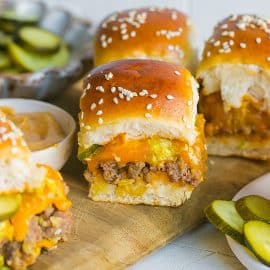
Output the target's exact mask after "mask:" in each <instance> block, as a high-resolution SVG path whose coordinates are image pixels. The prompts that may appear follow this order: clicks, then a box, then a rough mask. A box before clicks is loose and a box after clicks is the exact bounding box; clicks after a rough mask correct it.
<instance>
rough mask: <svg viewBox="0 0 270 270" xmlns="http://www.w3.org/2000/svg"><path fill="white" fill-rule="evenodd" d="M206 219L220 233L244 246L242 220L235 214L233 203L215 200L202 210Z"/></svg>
mask: <svg viewBox="0 0 270 270" xmlns="http://www.w3.org/2000/svg"><path fill="white" fill-rule="evenodd" d="M204 212H205V215H206V217H207V219H208V220H209V221H210V222H211V223H212V224H213V225H214V226H215V227H216V228H217V229H219V230H220V231H221V232H223V233H225V234H227V235H229V236H230V237H231V238H233V239H234V240H236V241H237V242H239V243H240V244H242V245H243V244H244V239H243V225H244V220H243V219H242V218H241V216H240V215H239V214H238V213H237V211H236V208H235V202H233V201H223V200H216V201H213V202H212V203H211V204H210V205H209V206H208V207H206V209H205V210H204Z"/></svg>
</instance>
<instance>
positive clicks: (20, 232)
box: [11, 166, 71, 247]
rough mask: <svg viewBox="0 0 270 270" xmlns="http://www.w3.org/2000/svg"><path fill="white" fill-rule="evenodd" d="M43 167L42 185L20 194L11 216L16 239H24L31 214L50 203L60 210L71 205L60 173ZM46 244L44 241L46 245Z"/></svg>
mask: <svg viewBox="0 0 270 270" xmlns="http://www.w3.org/2000/svg"><path fill="white" fill-rule="evenodd" d="M45 168H46V169H47V176H46V179H45V183H44V186H43V187H42V188H41V189H40V190H37V191H36V192H33V193H25V194H22V202H21V205H20V208H19V209H18V211H17V212H16V213H15V215H14V216H13V217H12V218H11V224H12V226H13V228H14V239H15V240H16V241H23V240H24V238H25V236H26V234H27V232H28V225H29V222H30V219H31V218H32V217H33V216H35V215H37V214H40V213H42V212H43V211H45V209H46V208H48V207H49V206H50V205H54V206H55V207H56V208H57V209H59V210H61V211H65V210H67V209H68V208H69V207H70V205H71V202H70V201H69V200H68V199H67V197H66V194H65V187H64V185H63V181H62V177H61V175H60V174H59V173H58V172H57V171H54V170H53V169H51V168H49V167H47V166H45ZM48 245H49V244H48V243H46V247H47V246H48ZM52 245H53V243H52Z"/></svg>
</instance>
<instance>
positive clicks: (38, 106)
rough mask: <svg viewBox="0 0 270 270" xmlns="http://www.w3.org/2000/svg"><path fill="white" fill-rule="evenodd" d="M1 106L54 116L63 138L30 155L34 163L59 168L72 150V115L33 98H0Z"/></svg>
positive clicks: (73, 123) (73, 132) (73, 131)
mask: <svg viewBox="0 0 270 270" xmlns="http://www.w3.org/2000/svg"><path fill="white" fill-rule="evenodd" d="M1 106H7V107H11V108H13V109H15V112H19V113H22V112H24V113H29V112H49V113H51V114H52V115H53V116H54V117H55V119H56V121H57V122H58V123H59V124H60V126H61V127H62V129H63V131H64V132H65V135H66V136H65V138H64V139H63V140H62V141H61V142H59V143H57V144H55V145H52V146H49V147H47V148H44V149H42V150H38V151H33V152H32V157H33V159H34V161H35V162H36V163H39V164H46V165H50V166H51V167H52V168H54V169H56V170H60V169H61V168H62V167H63V166H64V165H65V163H66V161H67V160H68V158H69V156H70V154H71V152H72V147H73V142H74V134H75V129H76V124H75V120H74V119H73V118H72V116H71V115H70V114H68V113H67V112H66V111H64V110H63V109H61V108H59V107H57V106H55V105H52V104H50V103H47V102H42V101H37V100H33V99H21V98H3V99H0V107H1Z"/></svg>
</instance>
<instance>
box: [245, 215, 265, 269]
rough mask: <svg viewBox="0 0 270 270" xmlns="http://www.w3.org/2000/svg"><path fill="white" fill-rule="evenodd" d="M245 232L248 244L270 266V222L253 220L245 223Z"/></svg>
mask: <svg viewBox="0 0 270 270" xmlns="http://www.w3.org/2000/svg"><path fill="white" fill-rule="evenodd" d="M243 232H244V238H245V242H246V244H247V246H248V247H249V248H250V249H251V250H252V251H253V252H254V254H255V255H256V257H257V258H258V259H259V260H260V261H262V262H263V263H264V264H266V265H268V266H270V224H268V223H266V222H264V221H260V220H251V221H248V222H246V223H245V224H244V227H243Z"/></svg>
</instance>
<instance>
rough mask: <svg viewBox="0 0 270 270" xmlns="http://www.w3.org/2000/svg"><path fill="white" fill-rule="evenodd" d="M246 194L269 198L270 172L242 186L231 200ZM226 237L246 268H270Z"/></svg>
mask: <svg viewBox="0 0 270 270" xmlns="http://www.w3.org/2000/svg"><path fill="white" fill-rule="evenodd" d="M247 195H260V196H263V197H265V198H267V199H270V173H267V174H265V175H263V176H261V177H259V178H257V179H256V180H254V181H252V182H251V183H249V184H248V185H246V186H245V187H243V188H242V189H241V190H240V191H239V192H238V193H237V194H236V195H235V196H234V198H233V200H234V201H236V200H238V199H240V198H242V197H244V196H247ZM226 238H227V241H228V244H229V246H230V248H231V250H232V252H233V253H234V254H235V256H236V257H237V258H238V259H239V261H240V262H241V263H242V264H243V265H244V266H245V267H246V268H247V269H248V270H270V267H268V266H266V265H264V264H262V263H261V262H259V261H258V260H257V259H256V258H255V257H254V256H253V255H252V253H251V252H249V251H248V250H247V249H246V248H245V247H243V246H242V245H240V244H238V243H237V242H236V241H234V240H233V239H232V238H230V237H229V236H226Z"/></svg>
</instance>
